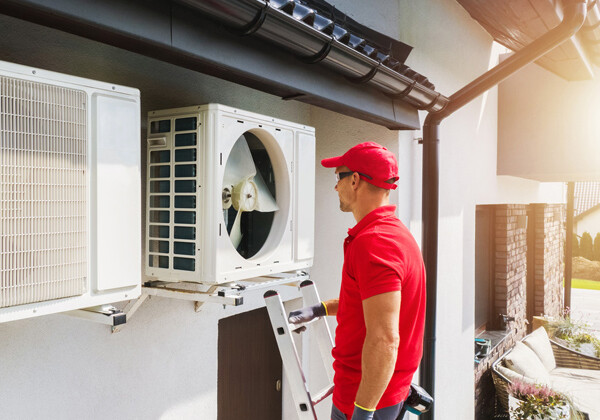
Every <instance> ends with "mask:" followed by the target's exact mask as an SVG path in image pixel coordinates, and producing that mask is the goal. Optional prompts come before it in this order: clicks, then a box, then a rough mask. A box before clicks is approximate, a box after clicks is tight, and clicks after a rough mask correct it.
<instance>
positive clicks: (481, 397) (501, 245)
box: [474, 204, 527, 420]
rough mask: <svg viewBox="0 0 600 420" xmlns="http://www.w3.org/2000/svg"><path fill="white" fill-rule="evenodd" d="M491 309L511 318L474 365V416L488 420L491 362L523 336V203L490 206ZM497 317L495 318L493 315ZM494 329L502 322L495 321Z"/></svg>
mask: <svg viewBox="0 0 600 420" xmlns="http://www.w3.org/2000/svg"><path fill="white" fill-rule="evenodd" d="M494 214H495V216H494V217H495V220H494V232H493V234H494V235H495V240H494V241H495V256H494V257H493V258H494V272H495V273H494V295H495V298H494V313H495V314H496V315H495V316H497V315H498V314H501V313H502V314H506V315H508V316H512V317H514V318H515V321H514V322H511V323H509V325H508V328H507V330H506V331H507V337H506V338H505V339H504V341H502V343H500V344H499V345H498V346H496V347H495V348H494V349H493V350H492V352H491V354H490V355H489V356H488V357H487V358H485V359H484V360H483V361H481V363H479V364H478V365H476V366H475V371H474V376H475V377H474V380H475V419H476V420H489V419H490V418H492V417H493V415H494V405H495V401H494V400H495V396H496V394H495V388H494V384H493V381H492V375H491V366H492V364H493V363H494V362H495V361H496V360H498V358H499V357H500V356H501V355H502V354H504V353H505V352H506V351H507V350H508V349H510V348H511V347H512V346H514V344H515V342H516V341H518V340H520V339H521V338H523V337H524V336H525V333H526V331H527V325H526V323H525V320H526V280H527V225H526V223H525V220H526V216H527V206H526V205H520V204H502V205H496V206H494ZM496 321H499V319H496ZM496 328H498V329H500V328H504V326H502V325H500V324H499V323H497V327H496Z"/></svg>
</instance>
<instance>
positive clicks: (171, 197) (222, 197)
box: [146, 104, 315, 284]
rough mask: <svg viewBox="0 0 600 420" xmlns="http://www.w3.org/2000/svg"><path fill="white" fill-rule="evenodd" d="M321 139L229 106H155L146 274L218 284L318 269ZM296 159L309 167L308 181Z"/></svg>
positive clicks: (151, 123)
mask: <svg viewBox="0 0 600 420" xmlns="http://www.w3.org/2000/svg"><path fill="white" fill-rule="evenodd" d="M314 138H315V137H314V129H313V128H311V127H307V126H304V125H300V124H295V123H291V122H287V121H282V120H278V119H275V118H271V117H267V116H263V115H258V114H255V113H251V112H247V111H242V110H239V109H235V108H231V107H226V106H223V105H216V104H210V105H202V106H195V107H187V108H178V109H170V110H162V111H152V112H150V113H149V117H148V172H147V173H148V180H147V182H148V183H147V191H148V194H147V215H146V217H147V226H146V237H147V250H148V251H147V258H146V275H147V276H148V277H150V278H151V279H156V280H161V281H193V282H201V283H211V284H214V283H224V282H230V281H235V280H240V279H245V278H251V277H257V276H261V275H268V274H272V273H280V272H285V271H291V270H298V269H303V268H307V267H310V266H311V265H312V247H313V246H314V245H313V239H312V237H313V235H314V233H313V232H314V228H313V226H312V224H311V225H310V226H307V225H306V223H309V224H310V223H311V221H312V220H314V216H312V219H311V217H310V216H309V215H313V214H314V147H315V140H314ZM300 141H302V142H303V145H302V146H299V145H298V143H299V142H300ZM305 158H306V159H309V160H310V162H304V161H303V159H305ZM298 164H300V165H303V169H305V170H309V171H310V173H309V174H307V178H306V181H303V182H302V184H301V185H300V184H299V183H298V182H297V179H295V178H294V175H293V168H294V167H296V168H297V167H298ZM299 215H302V216H301V217H302V222H301V223H300V224H302V226H303V228H304V232H303V233H302V235H305V236H303V238H304V239H303V241H304V242H303V246H304V249H303V254H302V255H301V256H299V255H297V254H296V255H295V254H294V246H295V245H294V240H295V238H298V233H297V230H298V225H299V223H298V222H297V221H296V219H298V217H299ZM307 247H308V248H310V249H308V248H307Z"/></svg>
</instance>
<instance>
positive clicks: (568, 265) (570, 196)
mask: <svg viewBox="0 0 600 420" xmlns="http://www.w3.org/2000/svg"><path fill="white" fill-rule="evenodd" d="M574 212H575V183H574V182H569V183H568V184H567V226H566V227H565V230H566V236H567V237H566V238H565V301H564V303H563V307H564V310H565V311H566V310H568V309H569V308H570V307H571V284H572V280H573V224H574V223H573V214H574Z"/></svg>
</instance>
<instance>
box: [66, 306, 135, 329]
mask: <svg viewBox="0 0 600 420" xmlns="http://www.w3.org/2000/svg"><path fill="white" fill-rule="evenodd" d="M64 315H68V316H73V317H75V318H81V319H85V320H87V321H92V322H96V323H99V324H104V325H110V326H111V327H113V328H115V327H117V326H118V325H123V324H125V322H126V321H127V314H126V313H125V312H123V311H121V310H119V309H117V308H115V307H114V306H112V305H101V306H92V307H89V308H84V309H76V310H74V311H68V312H64Z"/></svg>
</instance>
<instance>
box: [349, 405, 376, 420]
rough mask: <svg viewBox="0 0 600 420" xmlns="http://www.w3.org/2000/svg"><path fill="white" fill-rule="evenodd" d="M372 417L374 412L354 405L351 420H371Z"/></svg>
mask: <svg viewBox="0 0 600 420" xmlns="http://www.w3.org/2000/svg"><path fill="white" fill-rule="evenodd" d="M374 415H375V411H369V410H365V409H363V408H361V407H359V406H357V405H356V404H354V413H352V420H372V419H373V416H374Z"/></svg>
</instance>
